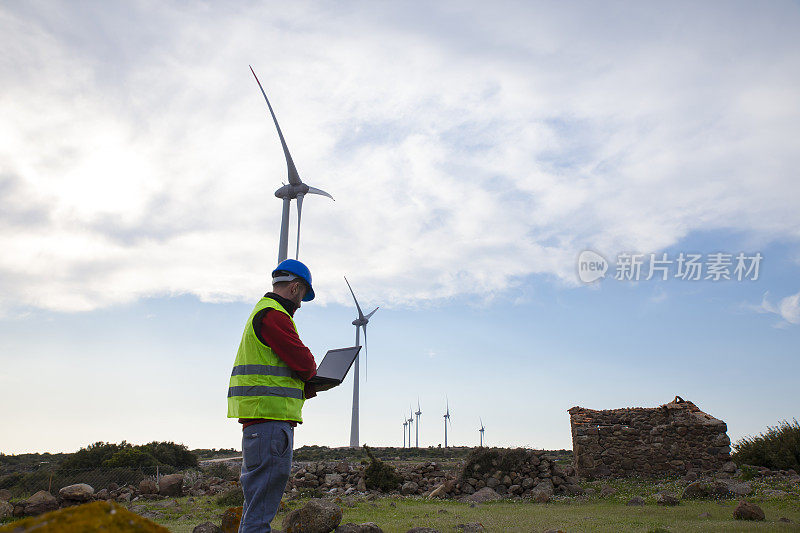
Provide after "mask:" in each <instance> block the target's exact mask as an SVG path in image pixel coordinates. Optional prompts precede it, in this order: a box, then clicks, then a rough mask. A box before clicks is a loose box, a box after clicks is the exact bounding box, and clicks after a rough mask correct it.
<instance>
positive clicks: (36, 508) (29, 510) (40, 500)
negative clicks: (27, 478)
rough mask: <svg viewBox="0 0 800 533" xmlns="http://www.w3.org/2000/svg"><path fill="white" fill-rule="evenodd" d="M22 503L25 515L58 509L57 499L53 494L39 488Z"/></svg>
mask: <svg viewBox="0 0 800 533" xmlns="http://www.w3.org/2000/svg"><path fill="white" fill-rule="evenodd" d="M23 503H24V506H25V510H24V511H23V512H24V513H25V514H26V515H38V514H42V513H46V512H48V511H55V510H56V509H58V501H57V500H56V498H55V496H53V495H52V494H50V493H49V492H47V491H46V490H40V491H39V492H37V493H36V494H34V495H33V496H31V497H30V498H28V499H27V500H25V502H23Z"/></svg>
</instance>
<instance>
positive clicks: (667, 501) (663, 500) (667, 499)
mask: <svg viewBox="0 0 800 533" xmlns="http://www.w3.org/2000/svg"><path fill="white" fill-rule="evenodd" d="M656 503H657V504H658V505H664V506H672V505H678V503H680V500H679V499H678V497H677V496H676V495H674V494H671V493H669V492H659V493H657V494H656Z"/></svg>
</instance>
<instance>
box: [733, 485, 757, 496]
mask: <svg viewBox="0 0 800 533" xmlns="http://www.w3.org/2000/svg"><path fill="white" fill-rule="evenodd" d="M728 490H729V491H730V492H731V493H733V494H734V495H736V496H748V495H750V494H752V492H753V486H752V485H751V484H750V483H748V482H744V483H730V484H728Z"/></svg>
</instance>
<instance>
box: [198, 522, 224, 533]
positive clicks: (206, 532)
mask: <svg viewBox="0 0 800 533" xmlns="http://www.w3.org/2000/svg"><path fill="white" fill-rule="evenodd" d="M192 533H222V528H221V527H219V526H218V525H217V524H215V523H214V522H203V523H202V524H199V525H197V526H194V529H193V530H192Z"/></svg>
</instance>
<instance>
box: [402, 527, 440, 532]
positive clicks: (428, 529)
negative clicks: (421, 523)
mask: <svg viewBox="0 0 800 533" xmlns="http://www.w3.org/2000/svg"><path fill="white" fill-rule="evenodd" d="M406 533H441V531H439V530H438V529H434V528H432V527H412V528H411V529H409V530H408V531H406Z"/></svg>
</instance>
